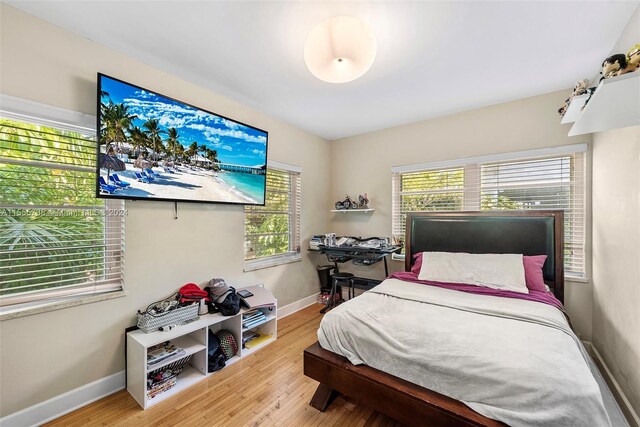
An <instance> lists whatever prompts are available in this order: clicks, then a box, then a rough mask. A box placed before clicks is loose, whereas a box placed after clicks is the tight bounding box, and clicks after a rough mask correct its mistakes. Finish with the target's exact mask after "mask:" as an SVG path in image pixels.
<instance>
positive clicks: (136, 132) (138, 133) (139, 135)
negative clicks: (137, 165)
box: [129, 126, 149, 157]
mask: <svg viewBox="0 0 640 427" xmlns="http://www.w3.org/2000/svg"><path fill="white" fill-rule="evenodd" d="M129 138H130V140H131V145H133V151H134V153H135V156H136V157H137V156H138V155H139V154H140V153H139V151H140V149H141V148H145V147H146V146H147V145H148V144H149V138H148V137H147V134H146V133H145V132H144V131H143V130H142V129H140V127H138V126H132V127H131V128H130V129H129Z"/></svg>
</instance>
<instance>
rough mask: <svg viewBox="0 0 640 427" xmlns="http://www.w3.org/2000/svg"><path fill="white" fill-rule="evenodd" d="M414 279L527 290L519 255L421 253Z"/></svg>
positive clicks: (520, 290)
mask: <svg viewBox="0 0 640 427" xmlns="http://www.w3.org/2000/svg"><path fill="white" fill-rule="evenodd" d="M418 279H419V280H432V281H434V282H446V283H464V284H467V285H477V286H486V287H488V288H493V289H501V290H505V291H512V292H520V293H523V294H528V293H529V290H528V289H527V283H526V281H525V278H524V264H523V263H522V254H468V253H453V252H423V254H422V267H421V268H420V274H419V275H418Z"/></svg>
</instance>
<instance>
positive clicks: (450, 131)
mask: <svg viewBox="0 0 640 427" xmlns="http://www.w3.org/2000/svg"><path fill="white" fill-rule="evenodd" d="M568 92H570V90H567V91H561V92H556V93H551V94H546V95H541V96H536V97H532V98H527V99H522V100H518V101H513V102H508V103H504V104H499V105H494V106H490V107H486V108H480V109H477V110H472V111H467V112H463V113H459V114H454V115H450V116H446V117H442V118H439V119H433V120H426V121H422V122H417V123H412V124H408V125H404V126H399V127H395V128H390V129H385V130H381V131H377V132H372V133H368V134H363V135H358V136H354V137H349V138H345V139H341V140H337V141H333V142H332V143H331V145H332V149H331V162H332V168H331V170H332V181H331V182H332V185H331V200H332V201H335V200H338V199H340V198H344V196H345V194H350V195H351V196H352V197H354V196H357V195H358V194H359V193H364V192H367V193H368V195H369V199H370V206H371V207H373V208H375V212H373V213H371V214H354V213H352V214H342V213H339V214H333V216H332V219H331V222H330V228H331V231H335V232H336V233H338V234H347V235H355V236H363V237H365V236H390V235H391V167H392V166H400V165H410V164H416V163H425V162H434V161H440V160H452V159H459V158H463V157H472V156H481V155H487V154H495V153H503V152H510V151H520V150H528V149H534V148H542V147H551V146H557V145H567V144H575V143H579V142H589V141H590V137H589V136H588V135H586V136H580V137H573V138H569V137H568V136H567V132H568V131H569V126H568V125H567V126H563V125H560V118H559V116H558V114H557V112H556V111H557V110H558V108H559V107H560V106H561V105H562V103H563V102H564V99H565V98H566V96H567V93H568ZM390 267H392V269H393V270H402V269H403V268H404V266H403V264H402V263H401V262H398V261H392V262H390ZM345 268H346V269H349V271H356V272H358V273H359V274H362V275H371V277H379V278H381V277H382V276H383V271H382V266H381V265H378V266H377V267H376V268H369V269H368V270H367V267H360V268H356V267H352V266H349V267H345ZM565 289H566V290H565V303H566V306H567V310H568V312H569V314H570V316H571V319H572V322H573V325H574V327H575V329H576V331H577V332H578V333H579V334H580V335H581V337H582V338H583V339H586V340H589V339H590V338H591V294H592V291H591V285H590V284H589V283H576V282H568V283H567V285H566V288H565Z"/></svg>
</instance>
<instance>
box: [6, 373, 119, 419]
mask: <svg viewBox="0 0 640 427" xmlns="http://www.w3.org/2000/svg"><path fill="white" fill-rule="evenodd" d="M124 384H125V371H120V372H116V373H115V374H113V375H110V376H108V377H105V378H101V379H99V380H97V381H94V382H92V383H89V384H85V385H83V386H80V387H78V388H76V389H74V390H70V391H68V392H66V393H63V394H61V395H59V396H56V397H53V398H51V399H49V400H45V401H44V402H40V403H38V404H36V405H33V406H30V407H28V408H25V409H23V410H21V411H18V412H14V413H13V414H10V415H7V416H6V417H3V418H0V426H2V427H26V426H39V425H41V424H44V423H46V422H48V421H51V420H54V419H56V418H59V417H61V416H63V415H65V414H68V413H69V412H72V411H75V410H76V409H78V408H82V407H83V406H86V405H88V404H89V403H92V402H95V401H96V400H99V399H102V398H103V397H106V396H109V395H110V394H113V393H115V392H117V391H120V390H122V389H123V388H124Z"/></svg>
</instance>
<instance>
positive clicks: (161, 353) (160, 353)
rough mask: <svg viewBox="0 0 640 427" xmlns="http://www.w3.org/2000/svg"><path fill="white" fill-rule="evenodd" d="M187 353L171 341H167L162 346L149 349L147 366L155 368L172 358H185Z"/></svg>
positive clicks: (158, 345)
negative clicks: (154, 366)
mask: <svg viewBox="0 0 640 427" xmlns="http://www.w3.org/2000/svg"><path fill="white" fill-rule="evenodd" d="M184 354H185V351H184V350H183V349H181V348H180V347H177V346H175V345H174V344H172V343H171V341H165V342H163V343H161V344H157V345H154V346H153V347H149V349H148V350H147V366H148V367H149V368H151V367H153V365H156V364H158V363H160V362H162V361H165V360H167V359H169V358H171V357H175V358H178V357H180V356H183V355H184Z"/></svg>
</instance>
